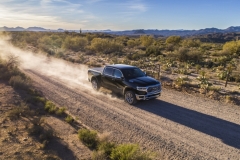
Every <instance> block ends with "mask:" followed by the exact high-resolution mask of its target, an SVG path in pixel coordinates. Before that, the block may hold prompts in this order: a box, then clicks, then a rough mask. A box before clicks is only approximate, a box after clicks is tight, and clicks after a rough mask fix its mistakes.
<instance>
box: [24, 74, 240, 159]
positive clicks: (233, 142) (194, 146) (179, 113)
mask: <svg viewBox="0 0 240 160" xmlns="http://www.w3.org/2000/svg"><path fill="white" fill-rule="evenodd" d="M25 72H26V73H27V75H28V76H30V78H31V79H32V80H33V81H34V86H35V87H36V88H37V89H39V90H41V91H42V92H43V94H44V95H45V96H46V97H47V98H48V99H50V100H52V101H53V102H55V103H57V104H58V105H60V106H66V107H67V109H68V110H69V112H70V113H71V114H72V115H74V116H76V117H77V119H78V120H79V121H81V122H82V123H83V124H85V125H87V126H89V127H90V128H92V129H94V130H97V131H98V132H100V133H105V132H109V133H110V138H111V140H113V141H115V142H118V143H138V144H140V146H142V147H143V148H146V149H148V150H152V151H154V152H156V153H157V159H225V160H226V159H234V160H235V159H236V160H238V159H240V106H235V105H230V104H225V103H220V102H217V101H213V100H210V99H205V98H201V97H195V96H192V95H189V94H186V93H181V92H177V91H173V90H167V89H163V91H162V96H161V97H159V98H158V99H155V100H150V101H141V102H139V103H137V104H136V105H135V106H131V105H128V104H127V103H125V102H124V101H123V99H122V98H121V97H120V98H114V97H113V96H111V95H106V94H103V93H101V92H100V93H95V92H93V91H92V89H91V88H90V82H87V81H86V82H84V83H81V85H79V84H78V83H71V85H69V82H67V81H66V80H63V79H59V77H54V76H47V75H44V74H41V73H40V72H38V71H36V70H25ZM86 86H87V87H86Z"/></svg>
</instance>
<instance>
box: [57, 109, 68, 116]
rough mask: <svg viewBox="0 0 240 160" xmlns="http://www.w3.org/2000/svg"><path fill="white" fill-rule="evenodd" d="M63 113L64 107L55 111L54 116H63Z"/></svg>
mask: <svg viewBox="0 0 240 160" xmlns="http://www.w3.org/2000/svg"><path fill="white" fill-rule="evenodd" d="M65 111H66V108H65V107H60V108H58V109H57V111H56V114H57V115H63V114H64V113H65Z"/></svg>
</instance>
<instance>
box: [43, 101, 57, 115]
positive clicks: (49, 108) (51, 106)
mask: <svg viewBox="0 0 240 160" xmlns="http://www.w3.org/2000/svg"><path fill="white" fill-rule="evenodd" d="M44 110H45V111H47V112H49V113H55V112H56V110H57V108H56V106H55V104H54V103H52V102H51V101H47V102H46V103H45V106H44Z"/></svg>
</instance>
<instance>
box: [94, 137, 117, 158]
mask: <svg viewBox="0 0 240 160" xmlns="http://www.w3.org/2000/svg"><path fill="white" fill-rule="evenodd" d="M114 148H116V144H115V143H113V142H107V141H104V142H101V143H100V144H99V145H98V150H99V151H103V153H104V154H105V155H106V157H108V158H109V157H110V155H111V153H112V151H113V149H114Z"/></svg>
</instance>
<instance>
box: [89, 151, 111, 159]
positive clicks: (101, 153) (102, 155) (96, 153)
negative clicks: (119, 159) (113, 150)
mask: <svg viewBox="0 0 240 160" xmlns="http://www.w3.org/2000/svg"><path fill="white" fill-rule="evenodd" d="M107 159H108V158H107V156H106V154H105V153H104V151H102V150H100V151H93V154H92V160H107Z"/></svg>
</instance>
